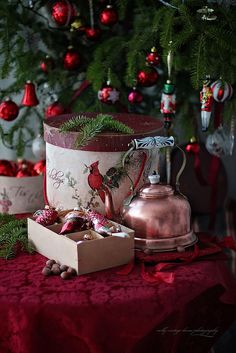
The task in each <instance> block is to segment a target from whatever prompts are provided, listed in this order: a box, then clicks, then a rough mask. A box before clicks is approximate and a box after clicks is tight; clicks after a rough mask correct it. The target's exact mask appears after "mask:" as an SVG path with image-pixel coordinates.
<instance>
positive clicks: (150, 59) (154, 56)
mask: <svg viewBox="0 0 236 353" xmlns="http://www.w3.org/2000/svg"><path fill="white" fill-rule="evenodd" d="M160 60H161V58H160V55H158V53H157V50H156V48H155V47H152V49H151V52H150V53H148V54H147V56H146V62H147V63H148V64H149V65H153V66H156V65H158V64H159V63H160Z"/></svg>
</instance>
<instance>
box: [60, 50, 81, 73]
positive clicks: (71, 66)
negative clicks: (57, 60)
mask: <svg viewBox="0 0 236 353" xmlns="http://www.w3.org/2000/svg"><path fill="white" fill-rule="evenodd" d="M80 61H81V60H80V56H79V53H78V52H77V51H76V50H74V49H73V48H72V47H69V48H68V51H67V53H66V55H65V56H64V68H65V69H66V70H75V69H77V68H78V67H79V65H80Z"/></svg>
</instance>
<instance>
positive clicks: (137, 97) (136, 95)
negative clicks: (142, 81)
mask: <svg viewBox="0 0 236 353" xmlns="http://www.w3.org/2000/svg"><path fill="white" fill-rule="evenodd" d="M128 101H129V102H130V104H140V103H141V102H142V101H143V95H142V93H141V92H139V91H138V90H137V89H136V87H133V89H132V91H131V92H130V93H129V95H128Z"/></svg>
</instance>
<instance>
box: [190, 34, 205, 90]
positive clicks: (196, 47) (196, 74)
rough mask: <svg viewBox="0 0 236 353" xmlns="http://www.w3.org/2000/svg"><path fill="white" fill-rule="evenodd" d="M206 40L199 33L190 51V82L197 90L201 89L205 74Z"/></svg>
mask: <svg viewBox="0 0 236 353" xmlns="http://www.w3.org/2000/svg"><path fill="white" fill-rule="evenodd" d="M206 52H207V49H206V38H205V34H204V33H201V34H200V35H199V38H198V39H197V40H196V41H195V43H194V44H193V50H192V55H191V58H192V67H191V80H192V84H193V86H194V87H195V88H196V89H198V88H200V87H201V84H202V81H203V79H204V78H205V76H206V74H208V72H207V58H206V55H207V54H206Z"/></svg>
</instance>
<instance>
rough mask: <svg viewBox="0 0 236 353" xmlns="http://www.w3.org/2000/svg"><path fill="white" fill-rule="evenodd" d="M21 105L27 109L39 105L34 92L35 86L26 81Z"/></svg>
mask: <svg viewBox="0 0 236 353" xmlns="http://www.w3.org/2000/svg"><path fill="white" fill-rule="evenodd" d="M21 104H22V105H25V106H27V107H34V106H36V105H38V104H39V101H38V98H37V96H36V92H35V86H34V84H33V83H32V82H31V81H27V82H26V84H25V92H24V96H23V98H22V101H21Z"/></svg>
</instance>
